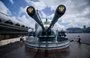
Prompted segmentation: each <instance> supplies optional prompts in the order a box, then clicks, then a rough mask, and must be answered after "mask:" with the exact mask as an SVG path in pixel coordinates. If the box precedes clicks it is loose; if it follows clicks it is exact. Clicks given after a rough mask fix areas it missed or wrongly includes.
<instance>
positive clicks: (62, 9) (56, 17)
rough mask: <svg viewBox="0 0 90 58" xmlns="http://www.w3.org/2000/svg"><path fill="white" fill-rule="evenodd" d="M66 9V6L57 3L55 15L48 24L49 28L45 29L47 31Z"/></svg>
mask: <svg viewBox="0 0 90 58" xmlns="http://www.w3.org/2000/svg"><path fill="white" fill-rule="evenodd" d="M65 11H66V7H65V6H64V5H59V6H58V7H57V9H56V12H55V15H54V17H53V20H52V22H51V24H50V26H49V28H48V29H47V31H49V30H50V29H51V27H53V26H54V24H55V23H56V22H57V21H58V19H59V18H60V17H61V16H62V15H63V14H64V13H65Z"/></svg>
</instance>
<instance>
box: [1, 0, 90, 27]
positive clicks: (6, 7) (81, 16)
mask: <svg viewBox="0 0 90 58" xmlns="http://www.w3.org/2000/svg"><path fill="white" fill-rule="evenodd" d="M60 4H63V5H65V6H66V12H65V14H64V15H63V16H62V17H61V18H59V20H58V22H57V23H56V24H55V27H54V28H58V27H59V28H58V29H60V28H61V29H65V28H68V27H83V25H86V26H87V27H89V26H90V0H0V12H3V13H5V14H7V15H9V16H11V17H12V20H13V19H14V20H18V21H19V22H21V23H22V24H24V25H26V26H31V27H33V28H34V24H35V22H34V20H33V19H32V18H30V17H29V16H28V15H27V13H26V8H27V7H28V6H31V5H32V6H34V7H35V8H36V9H38V10H39V14H40V16H41V17H42V18H50V19H52V18H53V15H54V12H55V10H56V7H57V6H58V5H60Z"/></svg>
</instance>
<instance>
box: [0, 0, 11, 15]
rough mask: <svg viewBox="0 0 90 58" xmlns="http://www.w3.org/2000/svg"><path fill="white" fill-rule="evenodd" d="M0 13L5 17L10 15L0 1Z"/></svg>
mask: <svg viewBox="0 0 90 58" xmlns="http://www.w3.org/2000/svg"><path fill="white" fill-rule="evenodd" d="M0 12H2V13H4V14H6V15H9V14H8V13H10V11H9V9H8V8H7V7H6V6H5V5H4V3H3V2H1V1H0Z"/></svg>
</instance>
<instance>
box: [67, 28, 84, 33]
mask: <svg viewBox="0 0 90 58" xmlns="http://www.w3.org/2000/svg"><path fill="white" fill-rule="evenodd" d="M67 32H68V33H82V32H83V30H82V29H81V28H67Z"/></svg>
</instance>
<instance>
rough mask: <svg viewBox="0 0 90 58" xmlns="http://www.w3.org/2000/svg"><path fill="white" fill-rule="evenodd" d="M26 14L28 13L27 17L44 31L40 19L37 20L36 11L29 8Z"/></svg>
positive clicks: (31, 7)
mask: <svg viewBox="0 0 90 58" xmlns="http://www.w3.org/2000/svg"><path fill="white" fill-rule="evenodd" d="M27 13H28V15H29V16H31V17H32V18H33V19H34V20H35V21H36V22H37V23H38V24H39V25H40V26H41V27H42V29H43V30H44V29H45V28H44V26H43V23H42V21H40V19H39V18H38V16H37V13H36V10H35V8H34V7H33V6H29V7H28V8H27Z"/></svg>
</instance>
